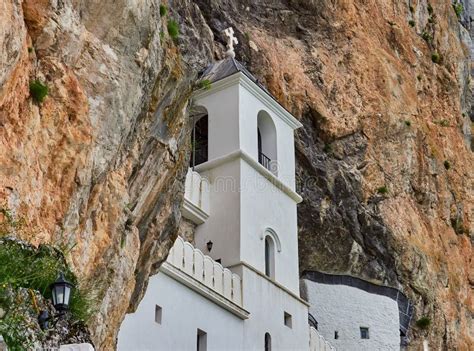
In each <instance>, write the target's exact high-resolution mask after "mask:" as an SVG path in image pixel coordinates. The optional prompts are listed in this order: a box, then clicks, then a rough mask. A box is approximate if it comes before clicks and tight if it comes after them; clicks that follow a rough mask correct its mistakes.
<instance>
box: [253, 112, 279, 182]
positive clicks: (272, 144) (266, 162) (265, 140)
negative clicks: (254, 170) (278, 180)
mask: <svg viewBox="0 0 474 351" xmlns="http://www.w3.org/2000/svg"><path fill="white" fill-rule="evenodd" d="M257 143H258V144H257V145H258V162H259V163H260V164H261V165H262V166H264V167H265V168H266V169H268V170H269V171H271V172H272V173H273V174H275V175H277V174H278V166H277V165H278V153H277V133H276V127H275V123H274V122H273V119H272V117H271V116H270V115H269V114H268V112H266V111H264V110H261V111H260V112H258V114H257Z"/></svg>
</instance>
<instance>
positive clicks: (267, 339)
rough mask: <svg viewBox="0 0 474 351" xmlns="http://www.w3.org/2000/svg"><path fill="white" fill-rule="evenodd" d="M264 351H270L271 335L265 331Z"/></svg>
mask: <svg viewBox="0 0 474 351" xmlns="http://www.w3.org/2000/svg"><path fill="white" fill-rule="evenodd" d="M265 351H272V337H271V336H270V334H269V333H265Z"/></svg>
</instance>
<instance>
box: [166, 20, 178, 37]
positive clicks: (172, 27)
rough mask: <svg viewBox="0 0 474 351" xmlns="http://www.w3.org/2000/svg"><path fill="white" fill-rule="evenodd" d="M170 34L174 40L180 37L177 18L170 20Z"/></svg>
mask: <svg viewBox="0 0 474 351" xmlns="http://www.w3.org/2000/svg"><path fill="white" fill-rule="evenodd" d="M168 34H169V35H170V37H171V38H172V39H173V40H177V39H178V37H179V24H178V22H176V21H175V20H169V21H168Z"/></svg>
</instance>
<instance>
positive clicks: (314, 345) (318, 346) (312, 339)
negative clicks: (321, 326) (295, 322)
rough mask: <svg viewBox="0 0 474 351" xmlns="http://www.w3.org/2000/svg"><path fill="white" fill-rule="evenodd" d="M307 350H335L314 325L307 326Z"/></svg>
mask: <svg viewBox="0 0 474 351" xmlns="http://www.w3.org/2000/svg"><path fill="white" fill-rule="evenodd" d="M309 351H336V348H335V347H334V346H332V345H331V344H330V343H329V342H328V341H327V340H326V339H324V337H323V336H322V335H321V334H319V332H318V331H317V330H316V329H315V328H314V327H309Z"/></svg>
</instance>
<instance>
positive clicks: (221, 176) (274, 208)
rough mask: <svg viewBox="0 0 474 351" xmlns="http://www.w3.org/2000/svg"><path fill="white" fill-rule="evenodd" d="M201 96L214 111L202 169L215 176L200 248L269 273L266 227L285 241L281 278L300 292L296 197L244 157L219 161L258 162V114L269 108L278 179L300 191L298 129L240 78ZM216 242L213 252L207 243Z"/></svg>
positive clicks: (199, 232)
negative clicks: (238, 155)
mask: <svg viewBox="0 0 474 351" xmlns="http://www.w3.org/2000/svg"><path fill="white" fill-rule="evenodd" d="M211 92H212V89H211ZM209 94H210V95H205V96H203V97H201V98H196V100H195V104H196V105H200V106H204V107H206V109H207V110H208V114H209V161H208V162H207V164H208V165H211V164H212V166H206V163H205V164H202V165H199V166H198V167H197V168H196V169H197V171H198V172H199V173H200V174H201V175H202V176H204V177H206V178H207V179H208V180H209V184H210V213H211V215H210V217H209V218H208V219H207V220H206V222H205V223H204V224H202V225H200V226H198V227H197V229H196V237H195V243H196V247H198V248H199V249H200V250H202V251H203V252H204V253H205V254H208V255H209V256H211V257H212V258H214V259H221V260H222V264H223V265H224V266H233V265H235V264H238V263H239V262H240V261H243V262H246V263H248V264H250V265H252V266H254V267H256V268H257V269H258V270H259V271H261V272H264V271H265V255H264V240H262V239H263V237H262V235H263V232H264V231H265V229H266V228H271V229H273V230H274V231H275V232H276V234H277V235H278V238H279V240H280V243H281V252H275V280H276V281H277V282H279V283H280V284H282V285H284V286H285V287H287V288H289V289H290V290H291V291H293V292H294V293H296V294H298V293H299V280H298V275H299V272H298V239H297V213H296V201H295V200H294V199H292V198H291V197H290V196H289V195H288V194H287V193H285V192H284V191H282V190H281V189H278V188H277V187H276V186H275V185H273V184H272V182H270V181H269V180H268V179H266V178H265V177H264V176H263V175H262V174H260V173H259V172H258V171H257V170H256V169H255V168H254V167H253V166H252V165H251V164H249V163H248V162H247V161H246V160H244V159H242V158H238V159H233V160H228V161H225V162H224V163H219V164H218V165H214V164H213V162H214V161H216V159H218V158H219V157H223V156H226V155H228V154H230V153H232V152H238V151H239V150H242V151H243V152H245V153H247V154H248V155H250V156H251V157H252V158H254V159H255V160H256V161H258V146H257V119H258V118H257V117H258V113H259V111H262V110H264V111H266V112H267V113H268V115H269V116H270V117H271V118H272V121H273V123H274V124H275V128H276V135H277V153H278V179H279V180H281V181H282V182H283V183H284V184H285V185H286V186H287V187H288V188H290V189H295V150H294V130H293V127H291V126H290V125H289V124H288V123H287V122H286V121H284V120H283V119H282V118H280V117H279V116H278V115H277V114H276V113H275V112H274V111H273V110H271V109H270V108H268V106H267V105H265V103H264V101H262V99H261V98H259V97H257V96H255V95H254V94H253V93H251V92H250V91H249V90H247V88H246V87H244V86H242V85H240V84H239V83H238V82H235V85H232V86H228V87H226V88H224V89H222V90H217V91H216V92H212V93H209ZM209 240H211V241H212V242H213V248H212V251H211V252H209V251H207V248H206V243H207V242H208V241H209Z"/></svg>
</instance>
